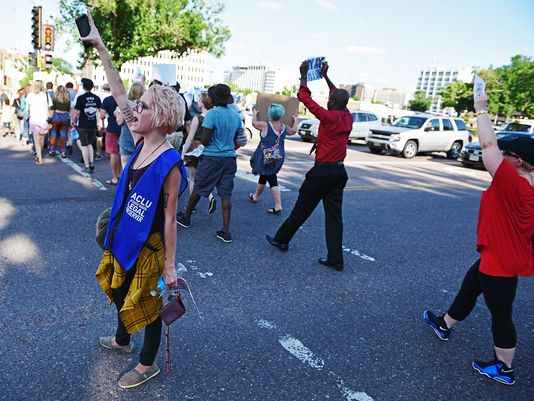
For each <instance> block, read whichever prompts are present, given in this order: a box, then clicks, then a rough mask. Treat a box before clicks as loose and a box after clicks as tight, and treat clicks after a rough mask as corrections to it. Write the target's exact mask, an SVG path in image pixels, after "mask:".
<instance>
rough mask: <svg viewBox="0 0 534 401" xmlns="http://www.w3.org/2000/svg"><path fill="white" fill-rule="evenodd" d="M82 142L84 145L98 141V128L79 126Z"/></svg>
mask: <svg viewBox="0 0 534 401" xmlns="http://www.w3.org/2000/svg"><path fill="white" fill-rule="evenodd" d="M78 133H79V134H80V142H81V143H82V146H89V145H92V144H93V143H96V128H78Z"/></svg>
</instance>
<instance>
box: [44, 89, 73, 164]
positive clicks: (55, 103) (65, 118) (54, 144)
mask: <svg viewBox="0 0 534 401" xmlns="http://www.w3.org/2000/svg"><path fill="white" fill-rule="evenodd" d="M50 111H51V113H52V118H51V119H50V122H51V124H52V129H51V130H50V149H49V155H50V156H55V155H56V150H57V149H58V148H59V151H60V152H61V157H63V158H65V157H67V154H66V153H65V142H66V141H67V134H68V132H69V127H70V96H69V92H68V91H67V89H66V88H65V87H64V86H63V85H60V86H58V87H57V89H56V93H55V94H54V97H53V100H52V107H50Z"/></svg>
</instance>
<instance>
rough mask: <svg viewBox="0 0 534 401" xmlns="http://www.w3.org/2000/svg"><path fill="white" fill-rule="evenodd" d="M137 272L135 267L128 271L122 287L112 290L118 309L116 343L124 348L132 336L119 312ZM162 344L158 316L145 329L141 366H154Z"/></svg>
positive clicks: (140, 359)
mask: <svg viewBox="0 0 534 401" xmlns="http://www.w3.org/2000/svg"><path fill="white" fill-rule="evenodd" d="M135 271H136V268H135V266H134V267H132V268H131V269H130V270H128V271H127V272H126V280H125V281H124V284H123V285H122V287H120V288H117V289H113V290H112V293H113V302H114V303H115V306H116V307H117V331H116V333H115V341H117V344H119V345H123V346H124V345H128V344H129V343H130V337H131V336H130V334H129V333H128V331H127V330H126V327H124V323H122V320H121V318H120V315H119V311H120V310H121V308H122V305H124V299H125V298H126V294H128V290H129V289H130V284H131V283H132V280H133V278H134V275H135ZM160 342H161V318H160V317H159V316H158V318H157V319H156V320H155V321H153V322H152V323H150V324H149V325H148V326H146V327H145V338H144V341H143V349H142V350H141V354H140V355H139V363H141V365H145V366H151V365H152V364H154V361H155V360H156V356H157V354H158V349H159V344H160Z"/></svg>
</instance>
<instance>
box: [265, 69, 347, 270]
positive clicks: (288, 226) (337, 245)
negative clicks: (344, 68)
mask: <svg viewBox="0 0 534 401" xmlns="http://www.w3.org/2000/svg"><path fill="white" fill-rule="evenodd" d="M308 69H309V67H308V62H307V61H304V62H303V63H302V64H301V65H300V89H299V92H298V98H299V100H300V101H301V102H302V103H303V104H304V106H306V108H307V109H308V110H309V111H310V112H311V113H312V114H313V115H314V116H315V117H317V119H318V120H319V122H320V124H319V134H318V135H317V141H316V143H317V146H316V149H317V152H316V155H315V165H314V166H313V168H312V169H311V170H310V171H308V173H306V179H305V180H304V182H303V183H302V186H301V187H300V190H299V197H298V199H297V202H296V203H295V206H294V207H293V210H292V211H291V214H290V215H289V217H288V218H287V219H286V220H285V221H284V223H282V225H281V226H280V228H279V229H278V231H277V232H276V234H275V236H274V237H271V236H269V235H266V236H265V237H266V239H267V242H269V244H271V245H272V246H274V247H276V248H278V249H279V250H281V251H284V252H285V251H287V250H288V248H289V242H290V241H291V239H292V238H293V236H294V235H295V234H296V233H297V231H298V229H299V228H300V226H302V224H304V222H305V221H306V220H307V219H308V217H310V215H311V214H312V213H313V211H314V210H315V208H316V207H317V205H318V204H319V202H320V201H322V202H323V206H324V210H325V215H326V216H325V217H326V218H325V233H326V247H327V250H328V254H327V256H326V258H320V259H319V261H318V262H319V264H321V265H322V266H325V267H328V268H331V269H334V270H337V271H342V270H343V268H344V266H343V250H342V243H343V242H342V241H343V216H342V206H343V190H344V188H345V184H346V183H347V180H348V176H347V172H346V170H345V166H344V164H343V161H344V159H345V157H346V156H347V143H348V139H349V134H350V132H351V130H352V116H351V114H350V112H349V111H348V109H347V103H348V101H349V98H350V95H349V93H348V92H347V91H346V90H344V89H338V88H336V87H335V85H334V84H333V83H332V81H330V79H329V78H328V64H326V63H324V64H323V67H322V70H321V75H322V77H323V78H325V80H326V83H327V84H328V87H329V89H330V96H329V98H328V105H327V109H325V108H323V107H321V106H320V105H319V104H317V102H315V101H314V100H313V99H312V97H311V91H310V89H309V88H308V82H307V75H308Z"/></svg>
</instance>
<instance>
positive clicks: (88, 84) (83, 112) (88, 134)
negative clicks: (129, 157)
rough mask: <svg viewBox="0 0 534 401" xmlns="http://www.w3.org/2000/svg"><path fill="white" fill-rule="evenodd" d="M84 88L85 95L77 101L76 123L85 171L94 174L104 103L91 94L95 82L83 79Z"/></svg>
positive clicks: (75, 107) (75, 109)
mask: <svg viewBox="0 0 534 401" xmlns="http://www.w3.org/2000/svg"><path fill="white" fill-rule="evenodd" d="M82 87H83V90H84V91H85V93H84V94H83V95H80V96H78V99H77V100H76V105H75V106H74V111H75V113H74V121H75V122H76V121H77V122H78V132H79V134H80V142H81V144H82V156H83V163H84V165H85V170H86V172H93V171H94V169H95V166H94V150H93V144H95V143H96V133H97V119H98V114H99V111H100V109H101V108H102V101H101V100H100V98H99V97H98V96H97V95H95V94H94V93H92V92H91V90H92V89H93V87H94V84H93V81H91V80H90V79H87V78H82Z"/></svg>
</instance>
